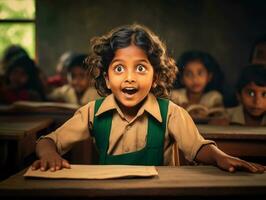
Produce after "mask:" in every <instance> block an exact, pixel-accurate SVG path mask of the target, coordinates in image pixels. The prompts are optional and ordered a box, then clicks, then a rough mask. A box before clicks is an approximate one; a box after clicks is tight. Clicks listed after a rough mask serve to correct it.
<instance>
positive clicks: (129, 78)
mask: <svg viewBox="0 0 266 200" xmlns="http://www.w3.org/2000/svg"><path fill="white" fill-rule="evenodd" d="M125 81H126V82H130V83H131V82H135V81H136V77H135V73H134V72H131V71H128V72H127V74H126V79H125Z"/></svg>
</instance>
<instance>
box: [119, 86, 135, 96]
mask: <svg viewBox="0 0 266 200" xmlns="http://www.w3.org/2000/svg"><path fill="white" fill-rule="evenodd" d="M137 91H138V90H137V88H129V87H128V88H123V89H122V92H123V93H125V94H129V95H132V94H135V93H136V92H137Z"/></svg>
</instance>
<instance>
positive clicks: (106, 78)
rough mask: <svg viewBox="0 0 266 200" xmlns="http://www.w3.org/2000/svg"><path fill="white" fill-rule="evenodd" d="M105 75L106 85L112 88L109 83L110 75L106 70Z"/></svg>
mask: <svg viewBox="0 0 266 200" xmlns="http://www.w3.org/2000/svg"><path fill="white" fill-rule="evenodd" d="M103 75H104V79H105V83H106V86H107V88H108V89H109V90H110V89H111V87H110V83H109V77H108V75H107V73H106V72H104V74H103Z"/></svg>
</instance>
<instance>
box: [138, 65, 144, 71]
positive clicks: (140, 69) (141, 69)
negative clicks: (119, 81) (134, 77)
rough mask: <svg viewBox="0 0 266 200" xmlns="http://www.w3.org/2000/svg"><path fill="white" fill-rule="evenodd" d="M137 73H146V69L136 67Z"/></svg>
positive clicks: (140, 66)
mask: <svg viewBox="0 0 266 200" xmlns="http://www.w3.org/2000/svg"><path fill="white" fill-rule="evenodd" d="M137 72H141V73H144V72H146V68H145V67H144V66H143V65H138V66H137Z"/></svg>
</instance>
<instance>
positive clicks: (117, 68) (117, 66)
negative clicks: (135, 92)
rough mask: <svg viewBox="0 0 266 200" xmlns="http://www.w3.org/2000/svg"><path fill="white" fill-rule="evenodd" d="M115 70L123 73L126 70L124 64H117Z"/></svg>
mask: <svg viewBox="0 0 266 200" xmlns="http://www.w3.org/2000/svg"><path fill="white" fill-rule="evenodd" d="M114 70H115V72H117V73H122V72H124V71H125V69H124V67H123V66H122V65H116V66H115V68H114Z"/></svg>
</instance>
